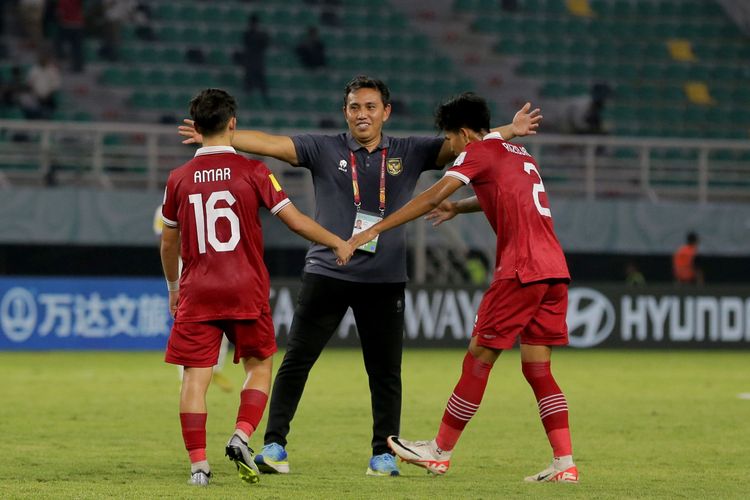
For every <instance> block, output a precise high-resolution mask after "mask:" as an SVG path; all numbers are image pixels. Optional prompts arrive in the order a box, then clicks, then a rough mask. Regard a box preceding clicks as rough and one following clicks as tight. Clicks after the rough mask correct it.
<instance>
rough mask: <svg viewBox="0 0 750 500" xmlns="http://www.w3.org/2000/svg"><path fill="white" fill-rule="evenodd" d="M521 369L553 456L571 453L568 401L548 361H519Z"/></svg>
mask: <svg viewBox="0 0 750 500" xmlns="http://www.w3.org/2000/svg"><path fill="white" fill-rule="evenodd" d="M521 369H522V371H523V375H524V377H526V380H527V381H528V383H529V385H531V389H532V390H533V391H534V396H536V401H537V404H538V406H539V417H540V418H541V419H542V424H544V430H545V431H546V432H547V438H548V439H549V443H550V445H552V451H553V453H554V456H556V457H561V456H565V455H572V454H573V446H572V445H571V442H570V429H569V425H568V403H567V401H566V400H565V396H564V395H563V393H562V391H561V390H560V387H558V385H557V383H556V382H555V379H554V377H552V372H551V371H550V363H549V362H546V363H521Z"/></svg>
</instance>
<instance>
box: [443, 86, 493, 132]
mask: <svg viewBox="0 0 750 500" xmlns="http://www.w3.org/2000/svg"><path fill="white" fill-rule="evenodd" d="M435 126H436V127H437V128H438V129H439V130H446V131H450V132H455V131H457V130H459V129H461V128H464V127H466V128H468V129H471V130H473V131H475V132H482V131H484V130H489V129H490V107H489V106H488V105H487V101H485V100H484V99H483V98H481V97H479V96H478V95H476V94H475V93H473V92H464V93H463V94H459V95H457V96H455V97H452V98H450V99H449V100H448V101H446V102H444V103H443V104H441V105H440V106H438V108H437V110H436V111H435Z"/></svg>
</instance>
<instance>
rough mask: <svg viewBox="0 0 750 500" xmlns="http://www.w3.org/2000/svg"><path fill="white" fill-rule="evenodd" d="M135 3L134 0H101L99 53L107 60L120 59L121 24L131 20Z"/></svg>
mask: <svg viewBox="0 0 750 500" xmlns="http://www.w3.org/2000/svg"><path fill="white" fill-rule="evenodd" d="M136 7H137V3H136V2H135V0H102V10H103V16H104V31H103V33H102V47H101V52H100V55H101V56H102V57H103V58H105V59H107V60H109V61H117V60H119V59H120V43H121V41H122V36H121V34H122V26H123V24H124V23H125V22H126V21H131V20H133V17H134V13H135V9H136Z"/></svg>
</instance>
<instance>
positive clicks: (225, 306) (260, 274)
mask: <svg viewBox="0 0 750 500" xmlns="http://www.w3.org/2000/svg"><path fill="white" fill-rule="evenodd" d="M190 115H191V117H192V118H193V120H195V125H196V128H197V129H199V130H200V131H201V133H202V134H203V145H204V146H203V147H202V148H200V149H198V151H197V152H196V153H195V158H193V159H192V160H190V161H189V162H187V163H186V164H184V165H182V166H181V167H179V168H177V169H175V170H173V171H172V172H171V173H170V175H169V179H168V181H167V187H166V190H165V192H164V204H163V206H162V219H163V222H164V229H163V231H162V238H161V260H162V266H163V268H164V274H165V276H166V279H167V288H168V289H169V307H170V311H171V313H172V315H173V316H174V318H175V321H174V326H173V327H172V332H171V333H170V335H169V341H168V344H167V352H166V357H165V359H166V361H167V362H168V363H172V364H177V365H181V366H184V367H185V372H184V376H183V381H182V391H181V394H180V423H181V425H182V436H183V439H184V441H185V447H186V448H187V450H188V453H189V455H190V462H191V467H190V469H191V477H190V480H189V481H188V483H189V484H193V485H199V486H205V485H207V484H208V482H209V479H210V477H211V469H210V467H209V464H208V462H207V460H206V415H207V410H206V391H207V390H208V386H209V383H210V382H211V375H212V367H213V365H215V364H216V359H217V356H218V354H219V346H220V345H221V339H222V335H223V333H222V332H225V333H226V335H227V337H229V339H230V340H231V341H232V342H233V343H234V345H235V353H234V362H235V363H237V362H239V360H242V363H243V365H244V368H245V372H246V373H247V378H246V380H245V383H244V385H243V388H242V391H241V393H240V407H239V411H238V414H237V424H236V428H235V431H234V434H233V435H232V437H231V438H230V440H229V442H228V443H227V446H226V454H227V456H229V458H230V459H231V460H232V461H233V462H234V463H235V464H236V466H237V470H238V471H239V474H240V478H242V480H243V481H246V482H249V483H254V482H257V481H258V469H257V466H256V465H255V462H254V461H253V451H252V450H251V449H250V448H249V447H248V445H247V442H248V438H249V437H250V436H251V435H252V433H253V432H254V431H255V429H256V428H257V427H258V423H259V422H260V419H261V417H262V416H263V411H264V409H265V407H266V402H267V400H268V393H269V389H270V387H271V359H272V358H271V356H272V355H273V353H274V352H276V337H275V335H274V328H273V322H272V321H271V314H270V305H269V301H268V297H269V294H270V280H269V276H268V271H267V269H266V267H265V264H264V262H263V233H262V228H261V224H260V218H259V214H258V211H259V209H260V208H266V209H268V210H270V211H271V213H272V214H274V215H277V216H278V217H279V218H280V219H281V220H282V221H283V222H284V223H285V224H286V225H287V226H289V228H290V229H291V230H292V231H294V232H296V233H298V234H299V235H301V236H303V237H304V238H307V239H309V240H311V241H314V242H317V243H320V244H322V245H325V246H327V247H329V248H331V249H333V250H334V252H335V253H336V257H337V259H338V261H339V263H340V264H345V263H346V262H347V261H348V260H349V258H350V257H351V255H352V253H353V249H352V247H351V246H350V245H349V244H348V243H346V242H344V241H343V240H342V239H341V238H339V237H338V236H336V235H334V234H333V233H330V232H329V231H327V230H325V229H324V228H323V227H321V226H320V225H318V224H317V223H316V222H315V221H313V220H312V219H310V218H309V217H307V216H305V215H303V214H302V213H300V212H299V211H298V210H297V209H296V208H295V207H294V205H293V204H292V203H291V201H290V200H289V198H287V196H286V194H285V193H284V191H283V190H282V189H281V186H280V185H279V183H278V182H277V181H276V179H275V178H274V176H273V174H272V173H271V171H270V170H269V169H268V168H267V167H266V166H265V164H263V163H262V162H260V161H256V160H249V159H246V158H244V157H242V156H240V155H238V154H236V152H235V150H234V149H233V148H232V147H231V146H230V144H231V140H232V136H233V134H234V131H235V128H236V126H237V118H236V116H235V115H236V103H235V100H234V98H233V97H232V96H230V95H229V94H228V93H226V92H224V91H223V90H219V89H207V90H204V91H202V92H201V93H200V94H198V95H197V96H196V97H195V98H193V100H192V101H191V102H190ZM179 255H181V256H182V259H183V270H182V274H178V256H179Z"/></svg>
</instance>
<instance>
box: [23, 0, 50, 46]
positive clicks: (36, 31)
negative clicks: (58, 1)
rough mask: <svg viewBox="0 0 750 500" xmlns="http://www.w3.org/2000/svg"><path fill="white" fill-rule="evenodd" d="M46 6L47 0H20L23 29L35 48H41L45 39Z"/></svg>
mask: <svg viewBox="0 0 750 500" xmlns="http://www.w3.org/2000/svg"><path fill="white" fill-rule="evenodd" d="M44 6H45V0H20V1H19V2H18V10H19V13H20V14H21V22H22V23H23V30H24V32H25V34H26V38H27V39H28V41H29V44H30V45H31V46H32V47H33V48H35V49H38V48H40V47H41V46H42V42H43V41H44V35H43V31H42V19H43V18H44Z"/></svg>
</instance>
